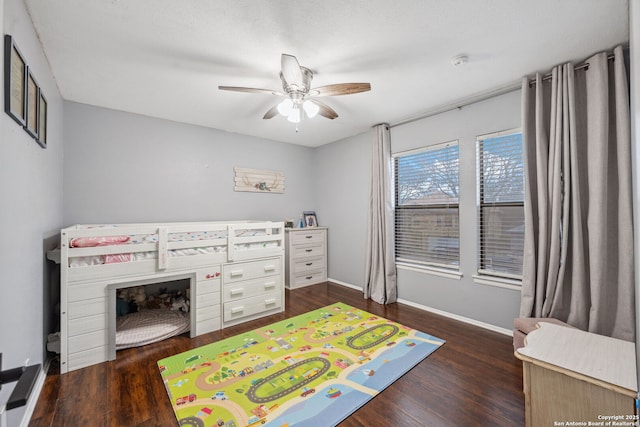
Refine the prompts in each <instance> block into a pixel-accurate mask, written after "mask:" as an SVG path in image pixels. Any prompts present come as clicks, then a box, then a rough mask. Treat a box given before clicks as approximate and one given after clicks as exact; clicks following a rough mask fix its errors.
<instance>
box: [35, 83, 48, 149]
mask: <svg viewBox="0 0 640 427" xmlns="http://www.w3.org/2000/svg"><path fill="white" fill-rule="evenodd" d="M38 92H39V99H40V102H39V103H38V138H36V141H37V142H38V144H40V146H41V147H42V148H47V99H46V98H45V97H44V94H43V93H42V89H40V90H39V91H38Z"/></svg>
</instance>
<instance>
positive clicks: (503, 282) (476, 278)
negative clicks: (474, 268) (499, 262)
mask: <svg viewBox="0 0 640 427" xmlns="http://www.w3.org/2000/svg"><path fill="white" fill-rule="evenodd" d="M471 277H473V282H474V283H477V284H479V285H487V286H496V287H498V288H504V289H511V290H514V291H521V290H522V282H521V281H517V280H509V279H505V278H501V277H493V276H484V275H478V274H474V275H473V276H471Z"/></svg>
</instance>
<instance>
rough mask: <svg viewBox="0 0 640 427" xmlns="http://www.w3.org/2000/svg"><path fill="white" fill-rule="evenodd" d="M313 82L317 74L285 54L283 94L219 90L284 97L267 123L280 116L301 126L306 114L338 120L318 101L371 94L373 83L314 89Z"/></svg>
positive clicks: (281, 75)
mask: <svg viewBox="0 0 640 427" xmlns="http://www.w3.org/2000/svg"><path fill="white" fill-rule="evenodd" d="M312 79H313V72H312V71H311V70H309V69H308V68H306V67H302V66H301V65H300V64H299V63H298V60H297V59H296V57H295V56H293V55H287V54H284V53H283V54H282V59H281V70H280V80H282V91H278V90H270V89H256V88H251V87H237V86H218V89H220V90H230V91H235V92H251V93H263V94H267V95H276V96H282V97H284V98H285V99H284V100H283V101H281V102H280V103H278V104H276V105H274V106H273V107H271V108H270V109H269V111H267V112H266V113H265V115H264V117H263V119H271V118H273V117H275V116H276V115H277V114H278V113H280V114H281V115H283V116H286V117H287V119H288V120H289V121H290V122H293V123H299V122H300V120H301V119H302V115H303V114H305V115H306V116H307V117H308V118H312V117H315V116H316V115H317V114H320V115H321V116H322V117H326V118H327V119H331V120H333V119H335V118H337V117H338V113H336V112H335V110H334V109H333V108H331V107H329V106H328V105H326V104H324V103H323V102H320V101H318V100H317V99H316V98H317V97H323V96H338V95H351V94H353V93H360V92H366V91H368V90H371V85H370V84H369V83H338V84H332V85H326V86H320V87H316V88H313V89H312V88H311V80H312Z"/></svg>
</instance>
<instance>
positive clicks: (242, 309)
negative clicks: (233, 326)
mask: <svg viewBox="0 0 640 427" xmlns="http://www.w3.org/2000/svg"><path fill="white" fill-rule="evenodd" d="M243 311H244V306H240V307H233V308H232V309H231V314H236V313H242V312H243Z"/></svg>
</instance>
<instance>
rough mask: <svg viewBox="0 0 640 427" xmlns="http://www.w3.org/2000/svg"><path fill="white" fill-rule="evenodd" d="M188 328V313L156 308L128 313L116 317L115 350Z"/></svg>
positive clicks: (135, 345) (167, 336)
mask: <svg viewBox="0 0 640 427" xmlns="http://www.w3.org/2000/svg"><path fill="white" fill-rule="evenodd" d="M189 329H190V322H189V313H183V312H181V311H178V310H171V309H157V310H143V311H138V312H135V313H129V314H126V315H124V316H120V317H118V318H117V319H116V350H122V349H125V348H131V347H139V346H141V345H145V344H150V343H153V342H157V341H162V340H164V339H166V338H171V337H173V336H176V335H180V334H182V333H184V332H187V331H188V330H189Z"/></svg>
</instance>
